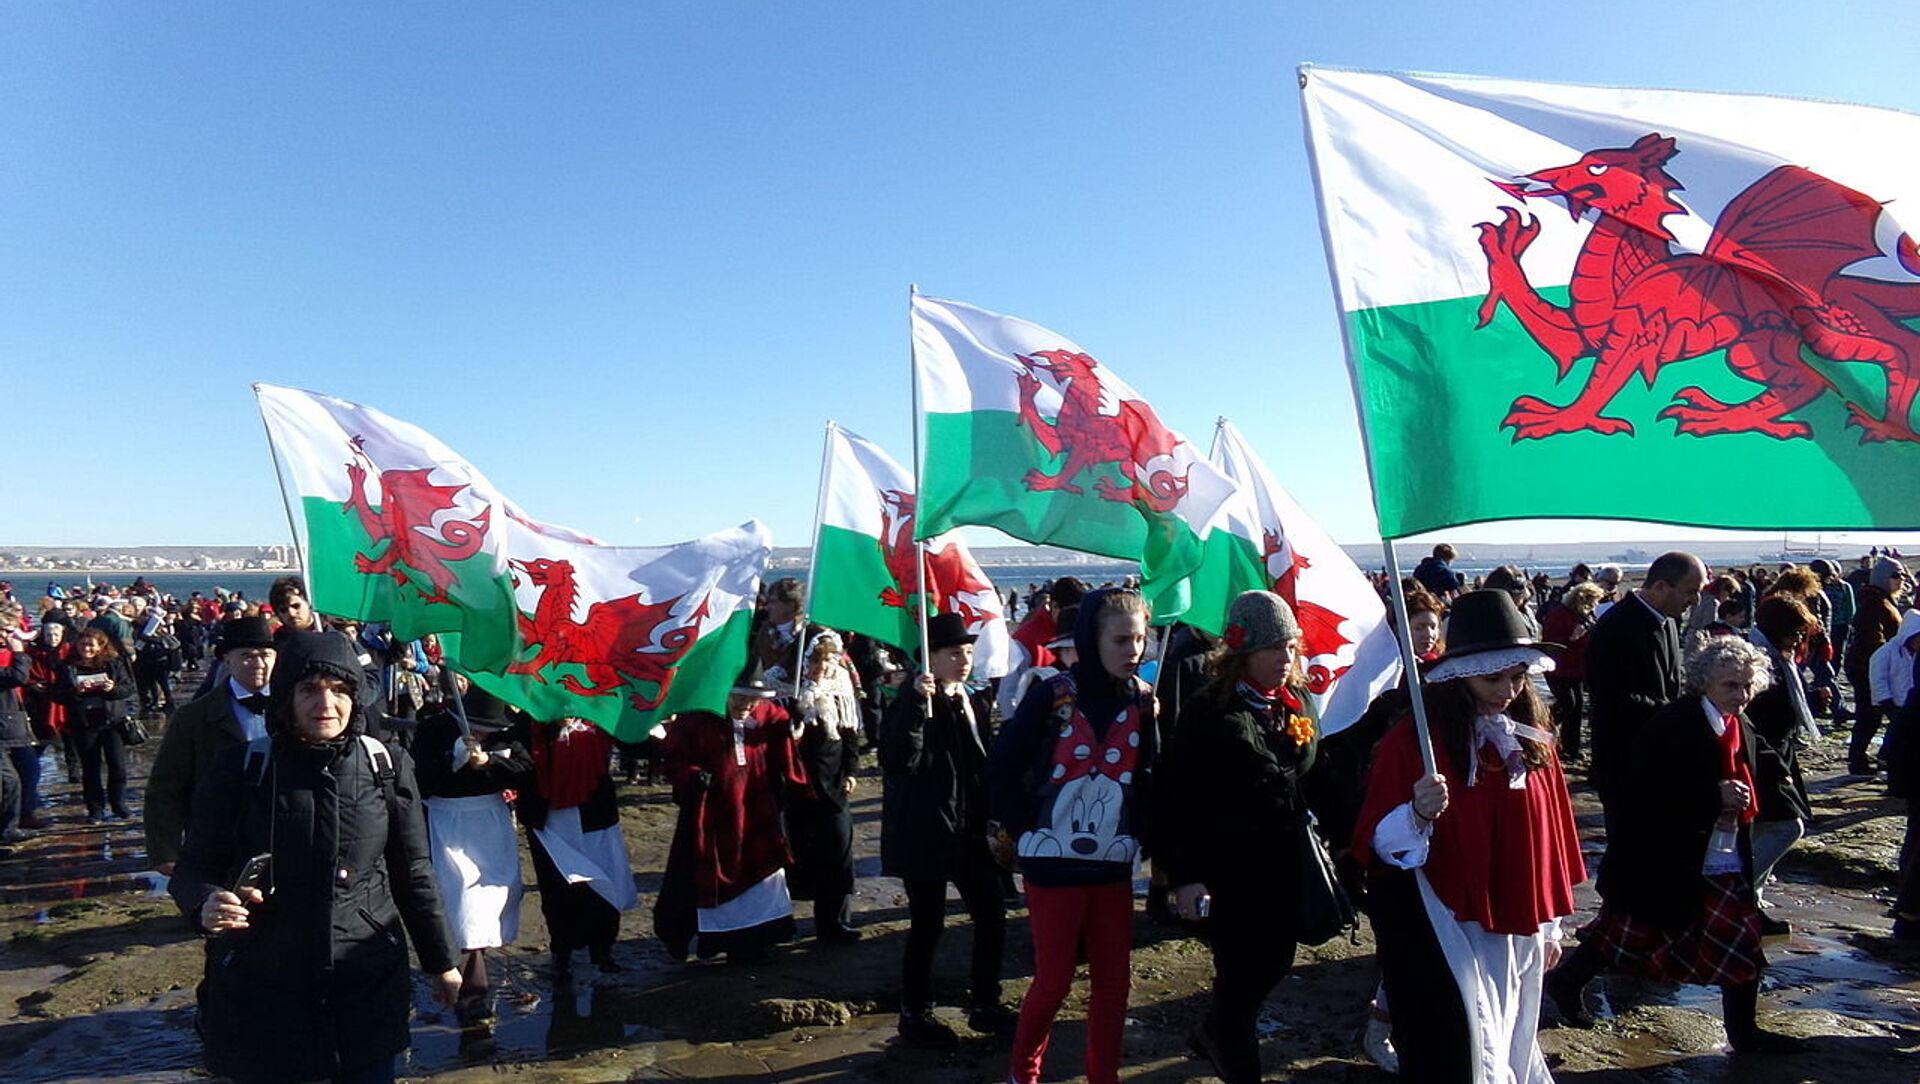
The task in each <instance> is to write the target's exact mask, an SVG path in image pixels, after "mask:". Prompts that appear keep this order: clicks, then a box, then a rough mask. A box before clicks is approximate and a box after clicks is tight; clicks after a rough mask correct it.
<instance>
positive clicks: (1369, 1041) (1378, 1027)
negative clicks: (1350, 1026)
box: [1360, 1010, 1400, 1076]
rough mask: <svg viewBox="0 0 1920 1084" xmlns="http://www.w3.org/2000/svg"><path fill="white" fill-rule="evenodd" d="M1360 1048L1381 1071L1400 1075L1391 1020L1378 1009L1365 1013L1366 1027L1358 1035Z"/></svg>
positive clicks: (1398, 1054)
mask: <svg viewBox="0 0 1920 1084" xmlns="http://www.w3.org/2000/svg"><path fill="white" fill-rule="evenodd" d="M1360 1049H1362V1050H1364V1051H1366V1053H1367V1058H1368V1059H1369V1060H1371V1061H1372V1062H1373V1063H1374V1064H1375V1065H1378V1066H1379V1067H1380V1069H1381V1071H1382V1072H1387V1073H1392V1074H1393V1075H1395V1076H1399V1075H1400V1052H1399V1051H1397V1050H1395V1049H1394V1048H1393V1022H1392V1021H1390V1020H1388V1019H1387V1018H1386V1017H1384V1016H1382V1015H1380V1013H1379V1011H1378V1010H1370V1011H1369V1012H1368V1013H1367V1028H1366V1030H1365V1031H1364V1032H1362V1033H1361V1035H1360Z"/></svg>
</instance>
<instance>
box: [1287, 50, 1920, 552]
mask: <svg viewBox="0 0 1920 1084" xmlns="http://www.w3.org/2000/svg"><path fill="white" fill-rule="evenodd" d="M1301 85H1302V86H1303V88H1304V90H1303V92H1302V93H1303V101H1302V104H1303V110H1304V113H1305V120H1306V124H1305V127H1306V132H1307V142H1308V149H1309V156H1310V158H1311V160H1312V163H1313V169H1314V179H1315V184H1316V189H1317V192H1318V195H1319V202H1320V211H1321V221H1322V227H1323V230H1324V232H1325V238H1326V247H1327V257H1328V262H1329V265H1330V269H1331V272H1332V277H1333V285H1334V293H1335V297H1336V300H1337V303H1338V305H1339V308H1340V312H1341V320H1342V323H1343V331H1344V333H1345V337H1346V343H1347V361H1348V365H1349V368H1350V370H1351V375H1352V378H1353V386H1354V396H1355V401H1356V405H1357V408H1358V411H1359V414H1360V421H1361V426H1360V428H1361V431H1362V433H1363V434H1364V440H1365V443H1366V448H1367V456H1368V460H1369V463H1370V465H1371V469H1372V472H1373V479H1374V502H1375V506H1376V510H1377V511H1378V513H1379V519H1380V530H1381V533H1382V535H1383V536H1384V537H1386V538H1397V537H1403V536H1405V535H1408V534H1416V533H1420V532H1423V531H1430V530H1434V529H1437V528H1442V527H1449V526H1454V525H1458V524H1465V523H1475V522H1482V521H1487V520H1499V519H1515V518H1547V517H1572V516H1580V517H1596V518H1615V519H1636V520H1651V521H1655V522H1661V523H1674V524H1687V525H1696V526H1706V527H1742V528H1764V529H1770V530H1826V529H1852V528H1860V529H1889V528H1909V529H1910V528H1914V527H1917V526H1920V504H1916V502H1915V501H1914V500H1913V499H1912V497H1913V494H1914V493H1916V492H1920V435H1916V433H1915V428H1914V402H1915V399H1916V398H1917V397H1920V329H1916V327H1915V326H1914V324H1915V321H1916V320H1917V319H1920V246H1917V245H1916V232H1917V230H1920V218H1917V217H1916V212H1915V211H1914V208H1915V207H1920V116H1915V115H1913V114H1911V113H1903V112H1899V111H1897V110H1891V109H1881V108H1873V107H1867V106H1856V105H1846V104H1841V103H1836V102H1824V101H1809V100H1804V99H1792V98H1777V97H1767V96H1762V95H1749V94H1722V93H1703V92H1693V91H1677V90H1650V89H1640V88H1610V87H1589V86H1570V85H1561V84H1552V83H1529V82H1519V81H1515V80H1506V79H1484V78H1474V77H1468V76H1451V75H1411V74H1401V73H1389V72H1363V71H1345V70H1332V69H1318V68H1303V69H1302V73H1301ZM1598 463H1604V464H1605V470H1606V472H1607V474H1608V475H1609V476H1610V477H1612V478H1619V479H1635V480H1638V484H1626V485H1609V484H1598V485H1583V484H1579V482H1578V480H1579V479H1582V478H1587V477H1591V475H1592V473H1593V470H1594V467H1595V464H1598ZM1729 476H1738V477H1744V478H1767V479H1771V480H1773V481H1774V482H1775V483H1777V484H1771V485H1766V486H1759V487H1749V489H1748V490H1747V491H1743V493H1742V495H1741V499H1739V500H1733V501H1728V500H1712V499H1707V498H1703V497H1702V496H1701V492H1700V489H1699V487H1698V486H1695V485H1688V484H1684V480H1686V479H1704V478H1717V477H1729ZM1542 479H1555V480H1559V481H1560V482H1561V484H1551V485H1543V484H1539V482H1540V480H1542ZM1649 479H1674V480H1675V481H1674V483H1673V484H1650V483H1649V482H1648V480H1649Z"/></svg>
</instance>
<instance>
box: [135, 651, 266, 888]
mask: <svg viewBox="0 0 1920 1084" xmlns="http://www.w3.org/2000/svg"><path fill="white" fill-rule="evenodd" d="M220 647H221V651H220V661H221V662H222V663H224V664H225V665H226V673H227V680H226V681H225V682H224V683H222V684H220V685H216V686H214V687H213V688H212V689H209V690H208V691H207V693H206V694H205V695H204V696H201V697H198V698H197V699H194V700H192V701H190V702H188V703H187V704H185V705H183V706H181V707H180V709H179V710H177V711H175V712H174V713H173V718H172V719H171V720H169V721H168V723H167V729H166V732H165V733H164V734H162V735H161V738H160V751H159V753H158V754H156V755H155V756H154V758H153V770H152V771H151V772H150V773H149V774H148V776H147V801H146V809H145V814H146V829H147V857H148V859H149V860H151V861H152V863H153V868H154V869H156V870H158V871H159V872H161V873H163V874H165V875H167V876H169V877H171V876H173V863H174V861H175V859H177V858H179V857H180V844H181V838H182V836H183V835H184V834H185V832H186V829H187V824H188V822H189V821H190V820H192V808H193V791H194V787H195V786H196V785H197V784H198V783H199V781H200V779H201V777H202V776H204V775H205V774H206V772H207V768H208V766H210V765H211V764H212V763H213V758H214V755H215V754H217V753H219V752H220V751H221V750H222V749H225V748H227V747H229V746H233V745H239V744H242V743H244V742H247V741H250V740H252V739H254V738H258V737H261V736H262V735H264V734H266V732H267V729H266V711H267V681H268V679H270V678H271V677H272V676H273V659H274V646H273V628H272V626H271V625H269V624H268V623H267V619H266V618H264V617H243V618H241V619H239V620H237V621H234V622H232V623H231V624H229V625H228V626H227V630H226V632H225V634H224V635H223V637H222V639H221V641H220Z"/></svg>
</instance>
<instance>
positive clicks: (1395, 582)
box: [1380, 538, 1434, 775]
mask: <svg viewBox="0 0 1920 1084" xmlns="http://www.w3.org/2000/svg"><path fill="white" fill-rule="evenodd" d="M1380 552H1381V553H1383V554H1385V555H1386V558H1387V582H1388V584H1390V585H1391V586H1392V588H1393V618H1394V623H1393V632H1394V640H1395V642H1397V643H1398V644H1399V645H1400V666H1401V668H1402V671H1403V676H1404V677H1405V678H1406V682H1407V693H1408V695H1409V698H1410V699H1411V700H1412V701H1413V732H1414V735H1415V737H1417V738H1418V739H1419V741H1420V763H1422V764H1424V765H1426V768H1427V774H1428V775H1432V774H1434V764H1433V735H1432V734H1431V733H1430V732H1429V731H1428V729H1427V700H1426V697H1425V696H1424V695H1422V693H1421V689H1420V660H1418V659H1416V658H1414V656H1413V630H1412V628H1410V627H1409V626H1408V624H1407V588H1406V585H1405V584H1403V583H1401V582H1400V562H1399V560H1397V559H1396V558H1395V557H1394V555H1393V540H1392V539H1390V538H1382V539H1381V540H1380Z"/></svg>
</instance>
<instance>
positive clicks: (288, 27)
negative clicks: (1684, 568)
mask: <svg viewBox="0 0 1920 1084" xmlns="http://www.w3.org/2000/svg"><path fill="white" fill-rule="evenodd" d="M1476 8H1477V9H1478V10H1476ZM1915 41H1920V6H1916V5H1913V4H1910V3H1884V4H1842V3H1820V4H1813V5H1810V4H1807V3H1805V2H1804V0H1802V2H1795V3H1787V2H1765V0H1761V2H1742V3H1721V4H1705V3H1701V4H1674V3H1671V2H1668V3H1638V2H1619V0H1615V2H1610V3H1607V4H1604V5H1600V6H1597V7H1581V6H1579V5H1569V4H1565V3H1557V4H1531V5H1527V4H1512V3H1499V4H1486V5H1472V4H1466V3H1459V2H1454V3H1391V2H1385V0H1382V2H1376V3H1358V4H1356V3H1343V4H1332V3H1329V4H1317V3H1316V4H1309V3H1296V4H1281V3H1266V4H1224V3H1195V4H1165V3H1102V4H1094V3H1034V2H1023V3H968V4H901V3H867V4H856V3H779V4H775V3H763V4H730V3H713V2H701V3H686V4H667V3H636V4H629V3H600V4H588V3H580V4H563V5H535V4H524V3H514V4H477V3H461V4H406V5H387V4H381V5H366V6H361V5H351V4H275V3H248V4H227V5H209V4H200V5H191V6H188V5H155V4H146V3H133V2H124V3H89V4H81V3H66V4H10V5H7V6H5V7H4V8H3V9H0V405H3V406H4V410H5V417H6V420H5V423H4V426H5V427H4V429H0V432H5V433H6V434H7V436H8V438H9V439H8V440H7V441H6V444H7V446H8V451H9V455H8V460H9V463H10V467H9V468H8V469H7V470H5V471H4V472H0V544H95V545H132V544H139V543H152V544H170V545H184V544H193V543H246V542H259V543H266V542H274V541H282V540H284V539H285V537H286V532H287V528H286V521H285V518H284V515H283V513H282V511H281V508H280V503H279V495H278V491H277V490H276V488H275V485H274V481H273V473H272V468H271V465H270V462H269V459H268V454H267V448H266V444H265V437H264V434H263V430H262V427H261V424H260V419H259V415H258V413H257V411H256V409H255V406H254V402H253V398H252V393H251V391H250V389H249V386H248V385H249V383H250V382H252V381H255V380H265V381H270V382H275V383H282V384H290V385H294V386H298V387H305V388H310V389H313V390H316V391H324V392H328V393H331V394H334V395H338V396H342V397H344V398H348V399H353V400H357V401H360V402H364V403H368V404H370V405H374V406H377V407H380V408H382V409H384V410H386V411H388V412H389V413H392V414H395V415H397V416H399V417H401V418H404V419H407V420H409V421H412V422H415V423H417V424H419V425H421V426H423V427H425V428H427V429H429V430H431V431H432V432H434V433H435V434H437V435H438V436H439V437H441V438H442V439H443V440H445V441H446V442H447V443H448V444H450V445H451V446H453V447H454V448H456V449H458V450H460V451H461V452H462V453H463V454H464V455H466V457H467V458H469V459H470V460H472V461H473V462H474V463H475V464H477V465H478V466H480V467H481V469H483V470H485V471H486V472H487V473H488V475H489V476H490V477H492V479H493V480H494V482H495V483H496V484H497V485H498V486H499V487H500V488H501V489H502V490H503V491H504V492H506V493H508V494H510V495H511V496H513V497H514V499H515V500H517V501H518V502H519V503H520V504H521V505H522V506H524V507H525V508H526V509H527V511H528V512H530V513H531V514H533V515H534V516H537V517H539V518H541V519H546V520H550V521H553V522H557V523H562V524H566V525H568V526H572V527H575V528H578V529H580V530H584V531H588V532H590V533H593V534H596V535H599V536H601V537H604V538H607V539H609V540H613V541H619V542H626V543H656V542H668V541H674V540H678V539H682V538H687V537H691V536H694V535H698V534H702V533H706V532H708V531H711V530H715V529H718V528H721V527H724V526H730V525H732V524H735V523H738V522H740V521H743V520H746V519H748V518H750V517H758V518H760V519H762V520H764V521H766V522H767V523H768V524H769V525H770V526H771V527H772V528H773V531H774V534H775V537H776V539H777V540H778V541H779V542H780V543H781V544H785V545H804V544H805V543H806V542H807V540H808V538H807V536H808V534H809V532H810V530H811V526H812V518H813V507H814V498H815V487H816V474H817V467H818V462H819V453H820V445H821V434H822V427H823V425H824V423H825V422H826V421H827V419H829V418H833V419H837V420H838V421H840V422H841V423H842V424H844V425H846V426H848V427H850V428H852V429H854V430H855V431H857V432H859V433H861V434H863V435H865V436H867V437H870V438H872V439H874V440H877V441H879V442H881V443H882V444H883V445H885V446H887V447H889V448H890V449H892V450H893V452H894V454H895V455H896V457H898V458H900V459H902V460H903V461H904V460H905V459H906V458H907V456H908V448H909V432H910V429H909V418H908V399H907V389H908V370H907V334H906V329H907V321H906V293H907V286H908V284H909V283H913V282H917V283H918V284H919V285H920V288H921V289H922V290H923V291H924V292H926V293H929V294H932V295H934V296H938V297H948V298H954V299H958V300H963V301H967V302H970V303H973V304H976V305H980V306H982V307H985V308H990V309H996V310H999V311H1002V312H1007V313H1011V314H1015V315H1019V316H1022V317H1024V318H1026V319H1029V320H1033V321H1035V322H1038V323H1041V324H1045V325H1048V326H1050V327H1053V328H1054V329H1055V330H1058V331H1060V332H1062V333H1063V334H1065V335H1067V336H1070V337H1071V338H1073V339H1075V340H1076V341H1078V342H1079V343H1080V344H1081V345H1082V346H1084V347H1086V348H1087V349H1088V350H1090V351H1092V352H1093V353H1094V354H1095V355H1096V356H1098V357H1099V358H1100V359H1101V360H1102V361H1103V362H1104V363H1105V364H1107V365H1110V366H1112V367H1113V368H1114V369H1116V370H1117V371H1118V372H1120V373H1121V374H1122V375H1123V376H1125V377H1126V379H1127V380H1128V382H1129V383H1131V384H1132V385H1133V386H1134V387H1135V388H1137V389H1138V390H1139V391H1140V392H1141V393H1142V394H1143V395H1145V396H1146V397H1147V398H1148V399H1150V400H1151V401H1152V402H1154V404H1155V405H1156V407H1157V408H1158V410H1159V412H1160V414H1161V416H1162V417H1163V418H1164V419H1165V420H1166V421H1167V422H1168V423H1169V424H1171V425H1173V426H1175V427H1177V428H1179V429H1181V430H1183V431H1184V432H1185V433H1186V434H1187V435H1188V436H1189V437H1191V438H1193V439H1194V440H1196V441H1198V442H1201V443H1202V444H1203V445H1204V443H1205V442H1206V440H1207V439H1208V437H1209V435H1210V433H1211V431H1212V427H1213V421H1214V418H1215V417H1216V416H1217V415H1220V414H1223V413H1224V414H1227V415H1229V416H1231V417H1232V418H1233V420H1234V421H1235V422H1236V424H1238V425H1239V427H1240V428H1241V430H1242V431H1243V432H1244V433H1245V435H1246V436H1247V438H1248V440H1249V441H1251V442H1252V443H1253V445H1254V446H1255V447H1256V449H1257V450H1258V451H1259V452H1260V453H1261V455H1262V456H1263V457H1264V458H1265V459H1266V460H1267V461H1268V463H1269V465H1270V466H1271V467H1272V468H1273V470H1274V472H1275V473H1276V474H1277V475H1278V476H1279V478H1280V479H1281V481H1282V483H1283V484H1285V485H1286V486H1288V487H1289V488H1290V489H1291V490H1292V491H1293V493H1294V494H1295V496H1296V497H1297V498H1298V499H1299V500H1300V502H1301V503H1302V504H1303V505H1304V506H1305V507H1306V508H1307V509H1308V511H1309V512H1311V513H1313V514H1314V515H1316V516H1317V517H1318V518H1320V520H1321V521H1322V522H1323V523H1324V524H1325V525H1326V526H1327V527H1328V529H1329V530H1330V531H1331V532H1332V533H1333V534H1334V536H1335V537H1336V538H1339V539H1341V540H1343V541H1361V540H1365V539H1367V538H1368V537H1369V535H1370V534H1371V533H1372V532H1373V530H1374V522H1373V514H1372V507H1371V503H1370V498H1369V496H1368V491H1367V481H1366V476H1365V467H1364V464H1363V461H1362V458H1361V451H1360V445H1359V440H1358V436H1357V433H1356V429H1355V424H1354V414H1353V406H1352V399H1351V393H1350V389H1349V385H1348V382H1347V375H1346V369H1345V364H1344V361H1343V359H1342V357H1341V353H1340V343H1339V337H1338V330H1337V325H1336V323H1335V319H1334V310H1333V306H1332V300H1331V294H1330V291H1329V289H1328V282H1327V272H1326V265H1325V261H1324V258H1323V255H1322V248H1321V244H1320V236H1319V229H1318V224H1317V218H1316V213H1315V210H1314V206H1313V197H1312V190H1311V186H1310V183H1309V179H1308V176H1307V171H1306V164H1305V155H1304V152H1303V148H1302V145H1301V137H1300V120H1299V103H1298V92H1297V89H1296V83H1295V74H1294V70H1295V65H1296V64H1297V63H1299V62H1300V61H1312V62H1315V63H1321V64H1327V65H1345V66H1354V67H1367V68H1387V69H1416V70H1428V71H1452V72H1467V73H1477V74H1488V75H1501V76H1510V77H1516V78H1531V79H1555V80H1564V81H1570V82H1600V83H1613V84H1626V85H1655V86H1676V87H1688V88H1702V89H1725V90H1746V91H1768V92H1775V93H1781V94H1791V95H1805V96H1812V97H1823V98H1834V99H1841V100H1852V101H1861V102H1870V103H1874V104H1879V105H1886V106H1894V107H1899V108H1905V109H1909V110H1916V111H1920V80H1916V79H1915V77H1914V64H1913V53H1912V46H1913V43H1914V42H1915ZM1706 482H1707V480H1702V483H1703V484H1706ZM1723 482H1724V484H1729V485H1736V486H1737V485H1765V484H1768V483H1767V481H1766V480H1765V479H1744V480H1723ZM1549 483H1550V484H1555V485H1564V484H1583V480H1580V479H1571V480H1569V479H1552V480H1543V484H1549ZM1638 483H1639V480H1634V479H1612V478H1608V477H1606V476H1605V465H1604V464H1596V465H1595V476H1594V478H1593V479H1591V484H1594V485H1617V484H1629V485H1631V484H1638ZM1449 534H1450V536H1452V537H1457V538H1467V539H1533V540H1537V541H1563V540H1575V539H1581V538H1595V539H1603V538H1608V539H1620V538H1647V537H1681V536H1686V535H1688V534H1690V532H1682V531H1679V530H1676V529H1673V528H1662V527H1648V526H1644V525H1631V524H1582V523H1546V524H1525V523H1518V524H1516V523H1509V524H1499V525H1491V526H1484V527H1479V528H1474V529H1470V530H1462V531H1456V532H1449Z"/></svg>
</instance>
